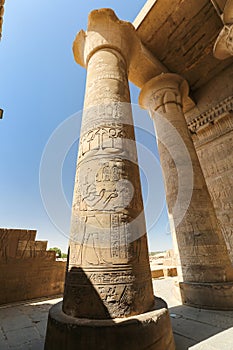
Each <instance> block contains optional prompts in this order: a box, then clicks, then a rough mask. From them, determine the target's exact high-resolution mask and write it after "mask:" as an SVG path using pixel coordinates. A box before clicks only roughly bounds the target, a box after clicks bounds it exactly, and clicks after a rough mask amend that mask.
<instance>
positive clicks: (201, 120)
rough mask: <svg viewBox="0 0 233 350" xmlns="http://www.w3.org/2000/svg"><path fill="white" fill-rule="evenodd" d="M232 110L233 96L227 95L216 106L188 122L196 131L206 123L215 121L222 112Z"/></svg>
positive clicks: (192, 129) (189, 126)
mask: <svg viewBox="0 0 233 350" xmlns="http://www.w3.org/2000/svg"><path fill="white" fill-rule="evenodd" d="M231 112H233V96H229V97H227V98H226V99H225V100H223V101H221V102H220V103H219V104H217V105H216V106H214V107H212V108H210V109H209V110H208V111H206V112H204V113H202V114H200V115H199V116H197V117H196V118H194V119H192V120H191V121H190V122H189V123H188V128H189V130H190V131H191V132H192V133H196V132H197V131H198V130H199V129H200V128H201V127H203V126H204V125H206V124H208V123H213V122H214V120H215V119H217V118H218V117H220V116H221V115H222V114H224V113H231Z"/></svg>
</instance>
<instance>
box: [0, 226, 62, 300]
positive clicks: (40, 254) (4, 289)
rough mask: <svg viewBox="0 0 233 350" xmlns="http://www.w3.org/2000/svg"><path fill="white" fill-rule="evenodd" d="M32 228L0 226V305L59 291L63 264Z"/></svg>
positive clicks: (45, 295)
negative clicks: (48, 249)
mask: <svg viewBox="0 0 233 350" xmlns="http://www.w3.org/2000/svg"><path fill="white" fill-rule="evenodd" d="M35 238H36V231H35V230H18V229H4V228H0V285H1V288H0V304H6V303H11V302H15V301H21V300H27V299H34V298H39V297H47V296H52V295H56V294H61V293H63V287H64V279H65V269H66V263H65V262H62V261H56V253H55V252H53V251H47V250H46V248H47V242H46V241H35Z"/></svg>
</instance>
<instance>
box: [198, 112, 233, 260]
mask: <svg viewBox="0 0 233 350" xmlns="http://www.w3.org/2000/svg"><path fill="white" fill-rule="evenodd" d="M193 141H194V145H195V147H196V150H197V154H198V157H199V160H200V163H201V167H202V170H203V173H204V176H205V179H206V183H207V187H208V190H209V193H210V196H211V198H212V201H213V205H214V208H215V211H216V214H217V218H218V220H219V224H220V227H221V230H222V232H223V235H224V238H225V241H226V245H227V249H228V252H229V255H230V258H231V261H232V263H233V147H232V145H233V112H230V113H223V114H220V115H219V117H215V118H213V122H212V123H205V124H203V126H202V127H200V128H199V129H198V130H197V133H196V135H193Z"/></svg>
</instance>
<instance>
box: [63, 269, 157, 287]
mask: <svg viewBox="0 0 233 350" xmlns="http://www.w3.org/2000/svg"><path fill="white" fill-rule="evenodd" d="M127 269H128V271H127V270H126V271H117V270H118V269H117V267H115V269H114V270H111V271H109V272H103V271H102V270H101V269H100V271H98V270H96V269H95V270H94V272H92V271H91V270H90V269H89V270H86V269H84V270H83V271H82V272H79V271H77V272H76V273H75V271H72V272H73V273H72V274H70V275H69V284H70V285H77V280H78V285H80V286H81V285H89V284H90V282H91V283H92V284H93V285H105V284H106V285H114V284H132V283H134V284H135V283H136V279H139V280H140V281H141V282H142V281H147V280H148V279H150V278H151V274H150V272H148V271H147V270H145V271H142V272H141V273H138V272H137V275H134V273H133V272H132V270H130V269H129V268H128V266H127ZM84 272H85V274H84ZM77 275H78V276H77Z"/></svg>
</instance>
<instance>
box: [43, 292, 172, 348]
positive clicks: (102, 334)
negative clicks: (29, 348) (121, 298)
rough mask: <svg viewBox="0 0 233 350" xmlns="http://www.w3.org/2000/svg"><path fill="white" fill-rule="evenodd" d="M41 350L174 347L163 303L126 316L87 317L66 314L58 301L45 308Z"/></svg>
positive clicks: (157, 303)
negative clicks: (48, 309)
mask: <svg viewBox="0 0 233 350" xmlns="http://www.w3.org/2000/svg"><path fill="white" fill-rule="evenodd" d="M44 349H45V350H77V349H79V350H100V349H101V350H109V349H111V350H119V349H121V350H129V349H134V350H161V349H166V350H174V349H175V344H174V339H173V334H172V328H171V323H170V317H169V313H168V310H167V305H166V303H165V302H164V301H163V300H162V299H159V298H155V307H154V308H153V310H152V311H149V312H146V313H144V314H141V315H136V316H132V317H128V318H123V319H121V318H117V319H111V320H91V319H83V318H74V317H71V316H67V315H66V314H64V312H63V311H62V302H60V303H58V304H56V305H54V306H53V307H52V308H51V309H50V311H49V317H48V325H47V334H46V339H45V347H44Z"/></svg>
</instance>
